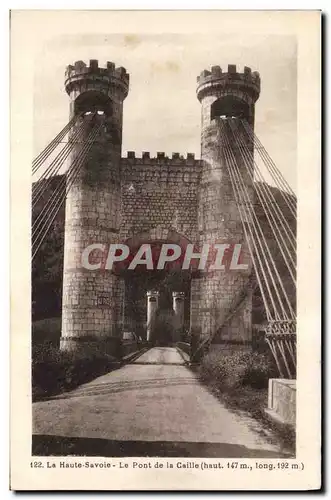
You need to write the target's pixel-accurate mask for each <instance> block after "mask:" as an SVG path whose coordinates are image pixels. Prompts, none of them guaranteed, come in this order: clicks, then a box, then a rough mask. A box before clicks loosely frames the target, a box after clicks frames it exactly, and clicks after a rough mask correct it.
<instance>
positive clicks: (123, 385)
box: [48, 377, 197, 400]
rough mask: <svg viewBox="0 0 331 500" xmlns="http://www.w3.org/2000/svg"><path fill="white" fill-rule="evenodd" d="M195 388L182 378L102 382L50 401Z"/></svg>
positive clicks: (188, 378)
mask: <svg viewBox="0 0 331 500" xmlns="http://www.w3.org/2000/svg"><path fill="white" fill-rule="evenodd" d="M184 385H185V386H187V385H189V386H196V385H197V381H196V379H195V378H192V377H185V378H184V377H182V378H179V379H167V378H159V379H157V378H154V379H143V380H128V381H118V382H104V383H100V384H91V383H89V384H87V385H86V386H84V385H82V386H80V387H79V388H77V389H74V390H73V391H70V392H67V393H62V394H58V395H56V396H53V397H49V398H48V399H49V400H52V399H56V400H58V399H72V398H81V397H89V396H106V395H108V396H110V395H112V394H117V393H119V392H126V391H135V390H147V389H161V388H167V387H180V386H184Z"/></svg>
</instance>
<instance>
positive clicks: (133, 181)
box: [120, 152, 202, 242]
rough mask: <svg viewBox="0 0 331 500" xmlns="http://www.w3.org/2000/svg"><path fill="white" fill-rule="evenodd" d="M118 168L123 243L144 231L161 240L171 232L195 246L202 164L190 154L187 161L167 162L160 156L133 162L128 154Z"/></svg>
mask: <svg viewBox="0 0 331 500" xmlns="http://www.w3.org/2000/svg"><path fill="white" fill-rule="evenodd" d="M121 167H122V208H121V213H122V221H121V232H120V236H121V238H122V240H123V241H124V240H126V239H128V238H130V237H133V236H135V235H138V234H141V233H144V232H146V231H152V233H151V234H152V236H153V231H154V233H155V238H156V239H161V238H162V234H164V235H165V237H166V235H167V233H168V230H169V229H171V230H175V231H177V232H178V233H180V234H182V235H184V236H185V237H186V238H188V239H189V240H191V241H192V242H195V241H196V238H197V220H198V202H197V200H198V190H199V182H200V176H201V168H202V167H201V161H200V160H195V159H194V155H190V154H188V155H187V158H186V159H183V158H180V156H179V155H176V154H175V155H173V157H172V158H167V157H165V156H164V154H163V153H159V154H158V156H157V157H156V158H150V155H149V154H148V153H144V154H143V157H142V158H136V157H135V154H134V153H133V152H129V153H128V155H127V158H122V163H121Z"/></svg>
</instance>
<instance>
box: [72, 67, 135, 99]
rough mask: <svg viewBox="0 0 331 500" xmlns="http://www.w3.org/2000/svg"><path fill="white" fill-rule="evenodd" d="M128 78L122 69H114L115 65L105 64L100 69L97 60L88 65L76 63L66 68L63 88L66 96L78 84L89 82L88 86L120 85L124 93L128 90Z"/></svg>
mask: <svg viewBox="0 0 331 500" xmlns="http://www.w3.org/2000/svg"><path fill="white" fill-rule="evenodd" d="M129 80H130V76H129V74H128V73H127V72H126V69H125V68H123V67H118V68H116V66H115V63H113V62H109V61H108V62H107V63H106V66H105V67H102V68H100V67H99V62H98V60H97V59H91V60H90V62H89V65H87V64H86V63H85V62H84V61H76V62H75V63H74V64H73V65H72V64H70V65H69V66H67V67H66V71H65V87H66V91H67V93H68V94H70V92H71V91H72V88H73V87H74V85H75V84H76V83H77V82H78V83H79V82H89V84H90V85H93V84H95V85H96V86H100V84H101V85H102V84H103V85H117V86H118V85H120V86H121V87H122V89H123V90H124V91H125V94H127V93H128V90H129Z"/></svg>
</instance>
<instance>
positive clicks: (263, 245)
mask: <svg viewBox="0 0 331 500" xmlns="http://www.w3.org/2000/svg"><path fill="white" fill-rule="evenodd" d="M222 127H223V130H224V131H225V140H226V145H227V148H228V150H229V153H230V156H231V157H232V167H233V168H234V171H235V177H236V180H237V183H238V185H239V187H240V188H241V192H242V194H243V197H242V199H243V200H244V203H245V204H247V206H248V208H250V211H249V212H248V213H249V217H250V220H251V222H252V224H253V227H254V230H255V234H256V236H257V241H258V243H259V246H260V250H261V252H262V255H263V258H264V261H265V264H266V267H267V270H268V272H269V276H270V280H271V283H272V285H273V288H274V290H275V294H276V297H277V299H278V303H279V306H280V308H281V310H282V314H283V316H284V319H286V318H287V312H286V310H285V307H284V304H283V301H282V299H281V297H280V294H279V290H278V286H277V285H276V283H275V280H274V276H273V273H272V271H271V269H270V265H269V261H268V258H267V256H266V253H265V252H266V251H267V254H268V256H269V259H270V261H271V264H272V267H273V270H274V272H275V273H276V276H277V278H278V281H279V284H280V285H281V288H282V291H283V293H284V295H285V299H287V300H286V302H287V305H288V307H289V310H290V315H291V316H293V315H294V314H293V311H292V307H291V304H290V302H289V300H288V297H287V294H286V291H285V289H284V287H283V283H282V280H281V278H280V275H279V272H278V269H277V267H276V265H275V261H274V259H273V257H272V255H271V252H270V249H269V246H268V244H267V241H266V239H265V237H264V234H263V231H262V228H261V225H260V222H259V220H258V218H257V217H256V214H255V210H254V208H253V206H252V203H251V200H250V197H249V194H248V191H247V188H246V186H245V183H244V181H243V178H242V175H241V173H240V170H239V168H238V165H237V162H236V160H235V157H234V155H233V151H232V149H231V146H230V143H229V142H228V135H227V130H226V126H225V124H224V123H223V121H222ZM273 306H274V309H275V311H276V310H277V309H276V307H275V304H274V303H273Z"/></svg>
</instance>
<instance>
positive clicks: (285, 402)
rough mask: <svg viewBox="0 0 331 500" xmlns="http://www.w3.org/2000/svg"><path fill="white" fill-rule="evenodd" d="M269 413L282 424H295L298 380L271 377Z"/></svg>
mask: <svg viewBox="0 0 331 500" xmlns="http://www.w3.org/2000/svg"><path fill="white" fill-rule="evenodd" d="M265 412H266V413H267V415H268V416H269V417H270V418H271V419H272V420H275V421H277V422H278V423H281V424H288V425H291V426H293V427H294V426H295V423H296V380H290V379H284V378H271V379H270V380H269V390H268V408H267V409H266V410H265Z"/></svg>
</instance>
